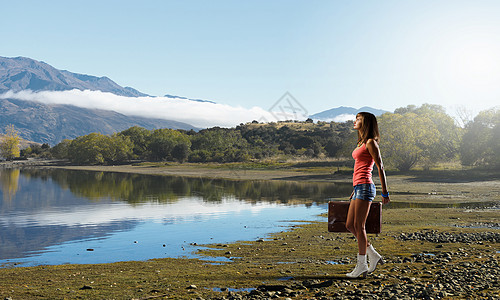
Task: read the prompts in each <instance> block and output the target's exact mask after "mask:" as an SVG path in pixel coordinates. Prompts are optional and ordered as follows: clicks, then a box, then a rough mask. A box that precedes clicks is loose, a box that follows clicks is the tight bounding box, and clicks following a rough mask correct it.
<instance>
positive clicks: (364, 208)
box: [347, 199, 371, 255]
mask: <svg viewBox="0 0 500 300" xmlns="http://www.w3.org/2000/svg"><path fill="white" fill-rule="evenodd" d="M350 206H354V207H353V208H354V211H353V213H354V219H353V223H354V231H355V234H354V235H355V236H356V239H357V240H358V254H360V255H366V248H367V247H368V238H367V236H366V229H365V223H366V219H367V218H368V213H369V212H370V206H371V201H366V200H362V199H354V200H353V201H351V205H350ZM350 211H351V207H349V212H350ZM347 220H348V221H349V213H348V214H347Z"/></svg>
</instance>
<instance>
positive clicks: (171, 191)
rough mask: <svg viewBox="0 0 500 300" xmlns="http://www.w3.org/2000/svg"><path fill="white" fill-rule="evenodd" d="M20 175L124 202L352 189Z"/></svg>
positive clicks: (332, 193)
mask: <svg viewBox="0 0 500 300" xmlns="http://www.w3.org/2000/svg"><path fill="white" fill-rule="evenodd" d="M23 175H25V176H30V177H37V178H51V179H52V180H53V181H54V182H56V183H58V184H59V185H60V186H61V188H67V189H69V190H70V191H71V192H72V193H74V194H75V195H77V196H82V197H86V198H90V199H92V200H94V201H98V200H99V199H100V198H111V199H115V200H123V201H127V202H128V203H144V202H159V203H172V202H177V201H178V200H179V198H182V197H187V196H190V197H201V198H202V199H203V200H204V201H207V202H220V201H222V200H223V199H224V198H236V199H239V200H246V201H250V202H259V201H266V202H280V203H294V202H302V203H303V202H311V201H316V202H326V201H327V198H331V197H348V195H350V193H351V190H352V186H351V185H350V184H338V183H310V182H291V181H256V180H225V179H208V178H188V177H179V176H153V175H140V174H126V173H111V172H92V171H70V170H60V169H52V170H50V169H27V170H23Z"/></svg>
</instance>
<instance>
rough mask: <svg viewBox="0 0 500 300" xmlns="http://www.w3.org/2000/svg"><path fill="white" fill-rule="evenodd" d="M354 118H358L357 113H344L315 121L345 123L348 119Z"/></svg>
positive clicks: (352, 119)
mask: <svg viewBox="0 0 500 300" xmlns="http://www.w3.org/2000/svg"><path fill="white" fill-rule="evenodd" d="M354 120H356V115H353V114H342V115H338V116H336V117H335V118H328V119H317V120H315V121H325V122H337V123H343V122H346V121H354Z"/></svg>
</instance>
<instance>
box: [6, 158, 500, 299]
mask: <svg viewBox="0 0 500 300" xmlns="http://www.w3.org/2000/svg"><path fill="white" fill-rule="evenodd" d="M33 167H35V166H33ZM36 167H51V168H53V167H56V168H69V169H84V170H94V171H113V172H127V173H140V174H152V175H166V176H172V175H175V176H190V177H210V178H228V179H234V180H299V181H324V182H329V181H337V182H349V181H350V174H349V172H348V170H343V169H342V168H338V167H329V166H325V165H315V164H309V165H308V164H304V165H278V166H268V167H265V166H264V167H261V166H258V167H255V166H246V165H241V164H234V165H197V164H185V165H179V164H171V165H148V164H137V165H124V166H95V167H94V166H90V167H88V166H87V167H82V166H36ZM474 172H476V171H474V170H473V171H470V172H469V173H467V172H463V171H460V172H459V171H456V170H454V171H446V170H444V171H434V172H427V173H422V172H413V173H407V174H398V173H396V172H394V173H393V174H391V172H390V171H389V172H388V180H389V187H390V190H391V195H392V196H391V199H392V201H393V202H394V204H395V205H394V206H395V207H397V205H396V204H397V203H439V204H449V206H447V205H443V207H440V208H436V207H433V208H412V207H408V205H406V206H404V207H402V208H391V209H384V210H383V228H382V233H381V234H379V235H378V236H374V235H370V237H369V238H370V239H371V241H372V242H373V244H374V246H375V247H376V248H377V249H378V250H379V252H380V253H381V254H382V255H383V256H384V259H385V261H386V264H384V265H381V266H379V267H378V268H377V270H376V271H375V272H374V273H373V274H370V275H369V276H368V277H367V278H366V279H356V280H352V279H347V278H346V277H345V273H347V272H350V271H351V269H352V268H353V267H354V263H355V257H356V244H355V241H354V239H353V238H352V237H351V236H350V235H348V234H345V233H329V232H328V231H327V230H326V215H325V222H307V223H306V222H300V220H298V222H297V223H296V225H294V226H293V227H291V228H289V229H288V230H285V231H283V232H279V233H276V234H273V235H271V236H269V237H268V238H266V239H264V240H257V241H241V242H237V243H231V244H217V245H200V246H204V247H208V248H203V250H200V251H199V253H200V254H202V255H205V256H207V259H210V258H212V257H220V256H224V257H228V258H230V259H231V261H230V262H227V263H220V262H216V261H215V260H214V261H213V262H210V260H209V261H201V260H195V259H156V260H150V261H140V262H120V263H113V264H96V265H60V266H38V267H22V268H21V267H15V266H5V267H4V268H1V269H0V278H1V280H0V298H2V299H8V298H11V299H37V298H49V299H65V298H66V299H76V298H81V299H154V298H158V299H271V298H283V299H287V298H290V299H498V298H499V297H500V291H499V290H500V287H499V281H498V278H499V275H500V274H499V273H500V266H499V263H498V259H499V255H500V254H499V251H500V228H499V224H498V222H499V220H500V210H499V203H500V179H499V178H497V177H496V175H495V173H494V172H493V174H486V173H487V172H486V173H485V172H479V173H477V172H476V173H474ZM375 181H377V178H375ZM478 202H480V203H485V205H473V204H474V203H478ZM458 203H461V205H460V206H458V207H457V204H458ZM464 203H465V205H464ZM467 203H471V205H470V207H469V206H467Z"/></svg>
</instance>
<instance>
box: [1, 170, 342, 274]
mask: <svg viewBox="0 0 500 300" xmlns="http://www.w3.org/2000/svg"><path fill="white" fill-rule="evenodd" d="M0 176H1V177H0V178H2V179H1V182H0V183H1V185H2V186H1V188H2V191H3V193H2V195H3V196H2V198H1V199H0V200H1V201H0V264H1V263H8V262H13V261H15V262H22V263H25V264H27V265H37V264H62V263H100V262H112V261H121V260H144V259H149V258H156V257H181V256H190V257H192V256H193V254H192V252H191V251H194V250H195V248H196V247H194V246H192V245H190V243H191V242H196V243H198V244H203V243H214V242H216V243H224V242H229V241H235V240H248V239H254V238H257V237H264V236H265V235H266V234H267V233H270V232H275V231H278V230H281V229H279V228H277V227H278V226H288V225H289V223H280V221H282V220H288V221H290V220H311V219H314V218H316V217H315V216H316V215H318V214H320V213H323V212H325V210H326V207H325V205H323V204H321V203H326V201H328V199H329V198H331V197H337V196H338V197H341V196H345V195H346V194H347V195H348V194H349V193H350V189H351V187H350V186H349V185H338V184H337V185H335V184H325V183H321V184H311V183H300V182H270V181H232V180H207V179H204V178H197V179H196V178H194V179H190V178H183V177H164V176H145V175H136V174H118V173H103V172H85V171H67V170H50V169H23V170H21V171H20V172H19V170H2V171H0ZM304 203H305V204H307V205H304ZM86 249H94V250H95V251H86Z"/></svg>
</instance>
